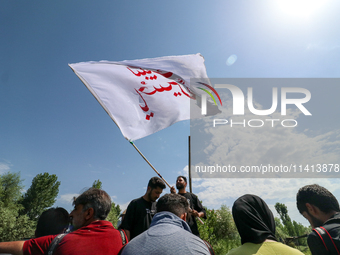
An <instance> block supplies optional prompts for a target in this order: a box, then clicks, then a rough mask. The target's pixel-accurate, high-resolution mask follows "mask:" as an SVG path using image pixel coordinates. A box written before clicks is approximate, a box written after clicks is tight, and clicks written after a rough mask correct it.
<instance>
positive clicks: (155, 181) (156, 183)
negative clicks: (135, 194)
mask: <svg viewBox="0 0 340 255" xmlns="http://www.w3.org/2000/svg"><path fill="white" fill-rule="evenodd" d="M148 187H150V188H151V189H155V188H157V187H160V188H161V189H165V184H164V182H163V181H162V179H161V178H159V177H152V178H151V179H150V180H149V183H148Z"/></svg>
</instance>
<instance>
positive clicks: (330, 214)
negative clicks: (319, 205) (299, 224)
mask: <svg viewBox="0 0 340 255" xmlns="http://www.w3.org/2000/svg"><path fill="white" fill-rule="evenodd" d="M337 213H338V212H336V211H331V212H330V213H327V214H324V217H323V220H324V223H325V222H326V221H328V220H329V219H331V218H333V217H334V215H335V214H337Z"/></svg>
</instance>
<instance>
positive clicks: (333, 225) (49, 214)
mask: <svg viewBox="0 0 340 255" xmlns="http://www.w3.org/2000/svg"><path fill="white" fill-rule="evenodd" d="M186 186H187V179H186V177H185V176H179V177H178V178H177V180H176V188H177V190H178V192H176V189H175V187H171V189H170V192H171V193H169V194H165V195H164V196H162V197H161V198H159V197H160V195H161V193H162V191H163V190H164V189H165V187H166V186H165V184H164V182H163V181H162V180H161V179H160V178H158V177H153V178H151V179H150V181H149V183H148V187H147V190H146V193H145V194H144V195H143V196H142V197H140V198H137V199H135V200H133V201H131V203H130V204H129V206H128V207H127V210H126V213H125V215H124V218H123V220H122V223H121V224H120V226H119V228H118V229H116V228H114V227H113V225H112V224H111V223H110V222H108V221H106V220H105V219H106V217H107V216H108V214H109V212H110V209H111V198H110V196H109V195H108V194H107V193H106V192H105V191H104V190H101V189H96V188H90V189H88V190H86V191H85V192H83V193H82V194H81V195H79V196H78V197H77V198H75V200H74V201H73V205H74V209H73V211H72V212H71V213H70V214H68V212H67V211H66V210H65V209H63V208H50V209H48V210H47V211H45V212H44V213H43V214H42V215H41V216H40V218H39V220H38V223H37V228H36V231H35V238H32V239H29V240H21V241H13V242H2V243H0V253H9V254H15V255H16V254H18V255H22V254H23V255H31V254H32V255H44V254H48V255H52V254H55V255H61V254H66V255H75V254H77V255H78V254H85V255H86V254H98V255H100V254H105V255H106V254H113V255H114V254H121V255H135V254H136V255H137V254H142V255H143V254H147V255H153V254H155V255H156V254H157V255H174V254H214V251H213V249H212V247H211V245H210V244H209V243H207V242H206V241H204V240H202V239H201V238H200V235H199V231H198V228H197V223H196V219H195V218H206V212H205V210H204V207H203V206H202V204H201V203H200V201H199V199H198V197H197V196H196V195H195V194H192V193H190V192H187V191H186ZM158 198H159V199H158ZM157 199H158V201H157V202H156V200H157ZM296 203H297V208H298V210H299V212H300V213H301V214H302V215H303V216H304V217H305V218H306V219H307V220H308V221H309V222H310V224H311V226H312V228H313V231H312V233H310V234H309V235H308V239H307V241H308V246H309V248H310V250H311V253H312V255H326V254H332V255H333V254H340V252H339V251H340V208H339V203H338V201H337V199H336V198H335V197H334V195H333V194H332V193H331V192H329V191H328V190H327V189H325V188H324V187H321V186H319V185H317V184H313V185H307V186H304V187H302V188H301V189H300V190H299V191H298V193H297V196H296ZM232 215H233V218H234V221H235V225H236V227H237V230H238V232H239V234H240V237H241V243H242V245H241V246H240V247H238V248H235V249H232V250H231V251H229V252H228V255H251V254H263V255H266V254H277V255H280V254H281V255H287V254H292V255H298V254H303V253H301V252H300V251H298V250H296V249H294V248H292V247H289V246H287V245H285V244H283V243H281V242H279V241H278V240H277V238H276V236H275V221H274V216H273V213H272V212H271V210H270V209H269V207H268V205H267V204H266V202H265V201H264V200H262V199H261V198H260V197H258V196H256V195H252V194H246V195H243V196H241V197H239V198H238V199H237V200H236V201H235V202H234V204H233V207H232ZM69 224H70V227H69Z"/></svg>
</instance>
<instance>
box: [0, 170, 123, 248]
mask: <svg viewBox="0 0 340 255" xmlns="http://www.w3.org/2000/svg"><path fill="white" fill-rule="evenodd" d="M22 181H23V180H22V179H21V178H20V173H10V172H8V173H5V174H2V175H0V242H5V241H16V240H22V239H27V238H32V237H34V231H35V229H36V226H37V221H38V219H39V216H40V215H41V214H42V212H43V211H45V210H46V209H48V208H50V207H52V206H53V205H54V203H55V202H56V200H57V197H58V193H59V186H60V182H59V181H58V177H57V176H56V175H55V174H49V173H41V174H38V175H36V176H35V177H34V178H33V180H32V184H31V186H30V187H29V189H28V190H27V191H26V192H23V187H24V186H23V185H22ZM92 186H93V187H95V188H101V187H102V183H101V182H100V181H99V180H96V181H94V183H93V185H92ZM70 202H71V201H70ZM119 215H120V207H119V205H115V203H112V207H111V212H110V214H109V215H108V218H107V220H109V221H111V222H112V224H113V225H114V226H116V225H117V222H118V218H119Z"/></svg>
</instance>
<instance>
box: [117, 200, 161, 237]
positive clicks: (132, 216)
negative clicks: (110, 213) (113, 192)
mask: <svg viewBox="0 0 340 255" xmlns="http://www.w3.org/2000/svg"><path fill="white" fill-rule="evenodd" d="M155 213H156V202H153V203H152V202H148V201H146V200H145V199H144V198H143V197H140V198H137V199H134V200H132V201H131V202H130V204H129V206H128V208H127V210H126V214H125V216H124V220H123V222H122V225H121V228H122V229H126V230H129V231H130V240H131V239H133V238H134V237H136V236H138V235H139V234H141V233H142V232H144V231H145V230H147V229H148V228H149V227H150V224H151V221H152V217H153V216H154V215H155Z"/></svg>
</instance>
